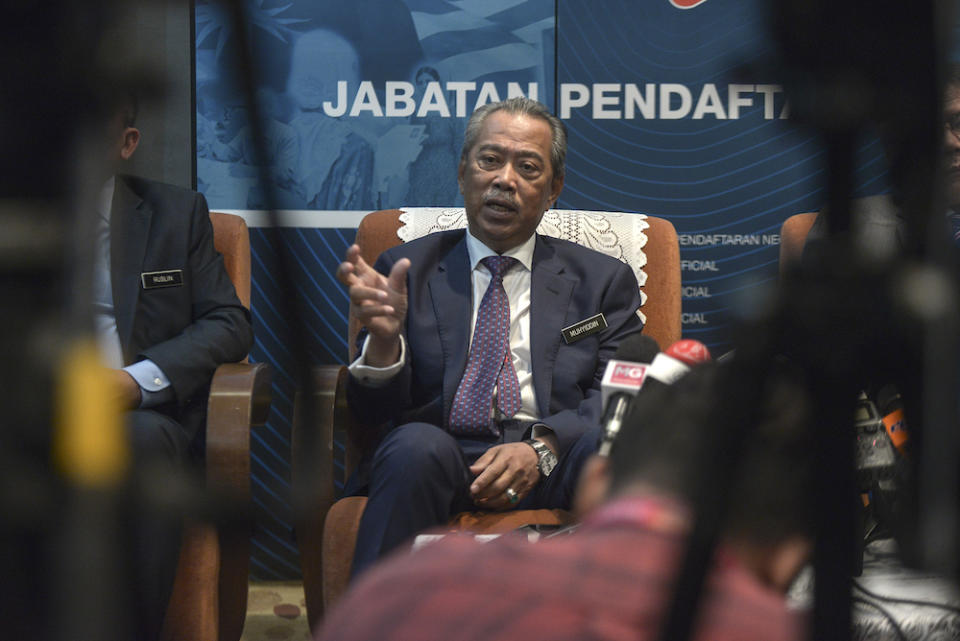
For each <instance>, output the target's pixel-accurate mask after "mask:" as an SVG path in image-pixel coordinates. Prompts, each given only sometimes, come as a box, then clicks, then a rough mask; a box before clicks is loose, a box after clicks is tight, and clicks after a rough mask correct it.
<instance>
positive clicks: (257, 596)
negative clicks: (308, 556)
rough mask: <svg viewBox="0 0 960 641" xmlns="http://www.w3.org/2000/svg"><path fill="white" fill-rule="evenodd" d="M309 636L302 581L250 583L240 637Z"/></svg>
mask: <svg viewBox="0 0 960 641" xmlns="http://www.w3.org/2000/svg"><path fill="white" fill-rule="evenodd" d="M307 639H310V631H309V628H308V626H307V608H306V607H305V605H304V601H303V584H302V583H299V582H292V581H291V582H283V583H251V584H250V595H249V597H248V599H247V621H246V623H245V624H244V626H243V636H242V637H241V641H305V640H307Z"/></svg>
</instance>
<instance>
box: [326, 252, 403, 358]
mask: <svg viewBox="0 0 960 641" xmlns="http://www.w3.org/2000/svg"><path fill="white" fill-rule="evenodd" d="M409 269H410V261H409V260H408V259H406V258H401V259H400V260H398V261H397V262H396V263H395V264H394V266H393V268H392V269H391V270H390V275H389V276H384V275H382V274H380V273H379V272H377V270H375V269H374V268H373V267H371V266H370V265H368V264H367V263H366V261H364V260H363V258H361V257H360V248H359V247H358V246H357V245H352V246H351V247H350V248H349V249H348V250H347V255H346V260H345V261H344V262H342V263H340V267H339V268H337V280H339V281H340V282H341V283H343V284H344V285H345V286H346V287H347V288H348V290H349V294H350V307H351V311H352V312H353V315H354V316H356V317H357V319H358V320H359V321H360V323H361V324H362V325H364V326H365V327H366V328H367V331H368V332H369V333H370V343H369V344H368V345H367V364H368V365H371V366H373V367H386V366H388V365H392V364H393V363H395V362H397V359H398V358H399V357H400V329H401V328H402V327H403V319H404V318H405V317H406V315H407V270H409Z"/></svg>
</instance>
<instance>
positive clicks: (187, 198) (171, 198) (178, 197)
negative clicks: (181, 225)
mask: <svg viewBox="0 0 960 641" xmlns="http://www.w3.org/2000/svg"><path fill="white" fill-rule="evenodd" d="M117 179H118V180H120V181H122V182H123V183H124V184H125V185H126V186H127V187H128V188H129V189H130V190H131V191H132V192H133V193H134V194H136V195H137V196H139V197H140V198H142V199H143V200H144V201H146V202H149V203H152V204H165V205H166V204H169V203H173V204H175V205H182V206H184V207H191V208H192V207H193V204H194V203H195V202H196V200H197V199H198V198H203V194H200V193H199V192H197V191H194V190H193V189H188V188H186V187H181V186H179V185H172V184H170V183H164V182H160V181H158V180H152V179H150V178H144V177H142V176H134V175H132V174H120V175H118V176H117Z"/></svg>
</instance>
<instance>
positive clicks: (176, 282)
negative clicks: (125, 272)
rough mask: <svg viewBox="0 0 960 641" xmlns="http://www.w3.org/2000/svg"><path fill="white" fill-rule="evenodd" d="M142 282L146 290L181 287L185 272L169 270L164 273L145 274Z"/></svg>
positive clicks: (141, 275) (141, 276)
mask: <svg viewBox="0 0 960 641" xmlns="http://www.w3.org/2000/svg"><path fill="white" fill-rule="evenodd" d="M140 282H141V283H143V288H144V289H159V288H161V287H180V286H181V285H183V270H182V269H168V270H166V271H162V272H143V273H142V274H140Z"/></svg>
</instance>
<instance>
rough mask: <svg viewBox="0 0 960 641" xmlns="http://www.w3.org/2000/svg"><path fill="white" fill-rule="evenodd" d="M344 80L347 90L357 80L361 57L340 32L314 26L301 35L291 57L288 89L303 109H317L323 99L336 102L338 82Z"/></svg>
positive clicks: (354, 87) (351, 90)
mask: <svg viewBox="0 0 960 641" xmlns="http://www.w3.org/2000/svg"><path fill="white" fill-rule="evenodd" d="M340 81H346V83H347V90H348V92H355V91H356V90H357V87H358V85H359V82H360V57H359V56H358V55H357V50H356V48H355V47H354V46H353V45H352V44H351V43H350V42H349V41H348V40H347V39H346V38H344V37H343V36H341V35H340V34H338V33H335V32H333V31H330V30H328V29H315V30H313V31H308V32H307V33H305V34H303V35H302V36H300V37H299V38H298V39H297V41H296V43H295V44H294V45H293V52H292V54H291V57H290V77H289V78H288V79H287V91H288V92H289V94H290V95H291V96H292V97H293V100H294V101H295V102H296V103H297V106H298V107H299V108H300V109H302V110H304V111H317V110H319V109H321V108H322V107H323V103H324V101H330V102H332V103H336V102H337V83H338V82H340Z"/></svg>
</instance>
